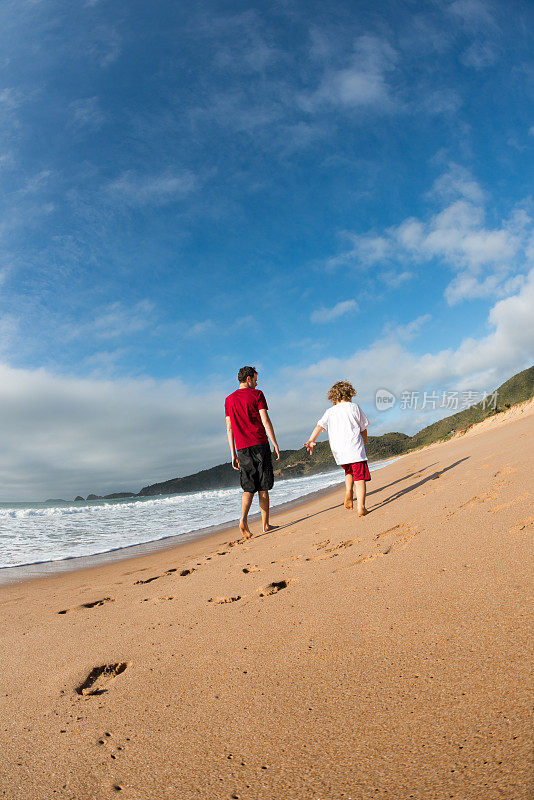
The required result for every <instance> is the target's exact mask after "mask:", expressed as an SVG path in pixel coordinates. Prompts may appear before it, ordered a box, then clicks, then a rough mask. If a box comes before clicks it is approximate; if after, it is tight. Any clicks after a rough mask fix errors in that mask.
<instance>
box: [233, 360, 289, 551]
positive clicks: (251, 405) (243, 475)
mask: <svg viewBox="0 0 534 800" xmlns="http://www.w3.org/2000/svg"><path fill="white" fill-rule="evenodd" d="M237 380H238V381H239V389H236V391H235V392H232V394H229V395H228V397H227V398H226V400H225V401H224V412H225V414H226V433H227V434H228V444H229V445H230V453H231V456H232V466H233V468H234V469H238V470H239V473H240V479H241V488H242V489H243V496H242V498H241V519H240V520H239V530H240V531H241V533H242V534H243V536H244V537H245V539H250V538H251V536H252V534H251V532H250V530H249V527H248V512H249V510H250V506H251V505H252V499H253V497H254V492H258V500H259V503H260V510H261V520H262V523H263V531H264V532H267V531H271V530H273V528H274V527H275V526H273V525H269V489H272V488H273V484H274V474H273V460H272V456H271V448H270V447H269V439H270V440H271V442H272V443H273V448H274V458H275V461H278V460H279V459H280V450H279V449H278V443H277V441H276V436H275V433H274V428H273V425H272V422H271V420H270V418H269V414H268V413H267V408H268V406H267V401H266V400H265V396H264V394H263V392H262V391H260V390H259V389H256V384H257V383H258V373H257V372H256V368H255V367H242V368H241V369H240V370H239V372H238V374H237ZM267 435H268V436H269V439H267Z"/></svg>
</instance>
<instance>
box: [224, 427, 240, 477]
mask: <svg viewBox="0 0 534 800" xmlns="http://www.w3.org/2000/svg"><path fill="white" fill-rule="evenodd" d="M226 435H227V436H228V444H229V445H230V455H231V457H232V467H233V468H234V469H239V461H238V460H237V450H236V449H235V440H234V432H233V430H232V420H231V419H230V417H226Z"/></svg>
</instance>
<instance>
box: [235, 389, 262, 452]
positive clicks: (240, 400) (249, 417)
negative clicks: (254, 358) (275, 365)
mask: <svg viewBox="0 0 534 800" xmlns="http://www.w3.org/2000/svg"><path fill="white" fill-rule="evenodd" d="M262 408H265V409H266V408H268V406H267V401H266V399H265V396H264V394H263V392H261V391H260V390H259V389H248V388H247V389H236V391H235V392H232V394H229V395H228V397H227V398H226V400H225V401H224V411H225V414H226V416H227V417H230V421H231V423H232V431H233V433H234V439H235V446H236V449H237V450H241V449H242V448H243V447H252V446H253V445H255V444H264V443H265V442H268V441H269V440H268V439H267V434H266V433H265V428H264V427H263V422H262V421H261V417H260V409H262Z"/></svg>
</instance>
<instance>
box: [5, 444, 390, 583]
mask: <svg viewBox="0 0 534 800" xmlns="http://www.w3.org/2000/svg"><path fill="white" fill-rule="evenodd" d="M403 455H404V454H403ZM403 455H400V456H396V457H394V458H389V459H383V460H382V461H373V462H371V464H369V469H370V471H371V472H376V471H377V470H380V469H384V468H386V467H387V466H389V465H390V464H393V463H395V461H398V460H399V459H400V458H403ZM382 464H383V465H384V466H378V465H382ZM371 467H374V469H371ZM331 472H335V470H329V472H328V473H324V474H329V473H331ZM313 474H314V475H317V474H322V473H313ZM286 480H287V479H286ZM289 480H292V479H291V478H290V479H289ZM342 484H343V480H342V479H341V478H340V482H339V484H334V485H330V486H325V487H324V488H322V489H316V490H314V491H313V492H309V493H307V494H304V495H301V496H300V497H296V498H294V499H292V500H288V501H286V502H283V503H278V504H277V505H272V506H271V512H272V513H281V512H283V511H287V510H290V509H291V508H295V507H297V506H299V505H303V504H305V503H306V502H308V501H310V502H311V501H312V500H315V499H317V498H320V497H323V496H324V495H327V494H331V493H333V492H335V491H339V486H340V485H342ZM215 491H216V490H215ZM157 496H158V497H167V496H169V497H172V495H157ZM260 517H261V515H260V512H259V511H258V512H254V514H249V520H250V521H251V522H252V523H254V522H257V521H258V520H259V519H260ZM238 522H239V517H236V518H235V519H232V520H228V521H227V522H221V523H218V524H216V525H208V526H205V527H201V528H195V529H194V530H192V531H187V532H186V533H178V534H169V535H168V536H163V537H161V538H159V539H148V540H147V541H146V542H138V543H135V544H126V545H121V546H118V547H114V548H111V549H109V550H104V551H102V552H99V553H89V554H86V555H80V556H67V557H66V558H59V559H56V560H46V561H45V560H43V561H34V562H29V563H25V564H16V565H13V566H6V567H0V587H2V586H11V585H13V584H18V583H25V582H26V581H32V580H38V579H40V578H46V577H52V576H54V575H63V574H65V573H69V572H77V571H78V570H85V569H92V568H94V567H100V566H104V565H106V564H108V563H109V564H116V563H118V562H120V561H125V560H127V559H130V558H142V557H143V556H146V555H150V554H152V553H158V552H160V551H164V550H169V549H171V548H174V547H181V546H184V545H187V544H189V543H191V542H196V541H201V540H204V539H209V538H210V537H211V536H216V535H217V534H219V533H229V532H230V531H232V530H234V529H235V528H237V524H238Z"/></svg>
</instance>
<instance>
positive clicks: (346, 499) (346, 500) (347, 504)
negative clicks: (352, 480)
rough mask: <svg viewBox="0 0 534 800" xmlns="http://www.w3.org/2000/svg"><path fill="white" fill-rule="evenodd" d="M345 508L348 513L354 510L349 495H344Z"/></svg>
mask: <svg viewBox="0 0 534 800" xmlns="http://www.w3.org/2000/svg"><path fill="white" fill-rule="evenodd" d="M345 508H346V509H348V510H349V511H352V509H353V508H354V500H353V499H352V497H351V496H350V494H348V495H346V497H345Z"/></svg>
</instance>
